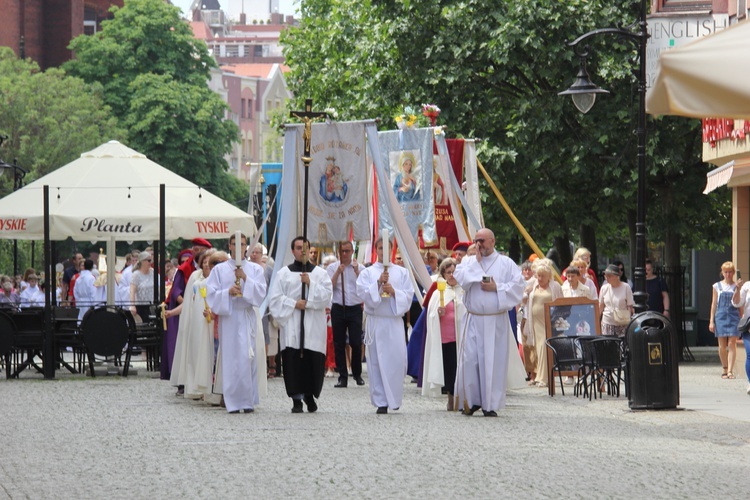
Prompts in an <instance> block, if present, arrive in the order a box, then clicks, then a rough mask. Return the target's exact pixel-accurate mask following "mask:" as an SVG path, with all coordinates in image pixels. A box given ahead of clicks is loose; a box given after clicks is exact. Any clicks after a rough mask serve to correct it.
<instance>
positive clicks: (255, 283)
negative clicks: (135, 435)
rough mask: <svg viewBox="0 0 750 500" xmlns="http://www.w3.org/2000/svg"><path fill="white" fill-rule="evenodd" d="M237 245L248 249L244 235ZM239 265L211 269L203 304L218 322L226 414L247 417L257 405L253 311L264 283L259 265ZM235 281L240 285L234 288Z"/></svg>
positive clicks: (225, 264)
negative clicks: (240, 414) (246, 414)
mask: <svg viewBox="0 0 750 500" xmlns="http://www.w3.org/2000/svg"><path fill="white" fill-rule="evenodd" d="M234 240H235V237H234V236H232V237H231V238H230V239H229V250H230V254H231V255H235V248H234V245H235V241H234ZM240 243H241V245H242V246H241V248H243V249H244V248H245V247H246V246H247V239H246V238H245V236H244V235H243V236H242V237H241V240H240ZM239 264H240V265H239V266H237V262H235V260H232V259H230V260H227V261H226V262H222V263H220V264H217V265H216V267H214V268H213V270H212V271H211V274H210V275H209V277H208V280H207V281H206V300H207V301H208V305H209V307H210V308H211V311H212V312H213V313H214V314H215V315H217V316H218V321H219V344H220V345H221V377H222V390H223V394H224V403H225V404H226V407H227V411H228V412H230V413H238V412H239V411H240V410H243V411H244V412H245V413H250V412H252V411H253V410H254V408H255V406H256V405H257V404H258V403H259V402H260V398H259V396H258V367H257V359H256V358H257V356H258V354H256V352H255V340H256V334H257V332H256V327H257V321H256V318H255V309H254V307H258V306H260V304H261V303H262V302H263V299H264V298H265V296H266V279H265V277H264V276H263V269H262V268H261V267H260V266H259V265H258V264H254V263H252V262H248V261H246V260H245V259H244V258H243V259H240V261H239ZM237 278H239V279H240V284H239V285H236V284H235V283H236V280H237ZM260 355H261V356H263V355H265V353H260Z"/></svg>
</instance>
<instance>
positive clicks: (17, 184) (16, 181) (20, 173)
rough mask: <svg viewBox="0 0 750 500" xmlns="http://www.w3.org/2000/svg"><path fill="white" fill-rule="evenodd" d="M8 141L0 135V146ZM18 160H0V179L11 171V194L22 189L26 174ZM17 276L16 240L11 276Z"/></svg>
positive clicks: (14, 241)
mask: <svg viewBox="0 0 750 500" xmlns="http://www.w3.org/2000/svg"><path fill="white" fill-rule="evenodd" d="M7 139H8V136H4V135H0V146H2V145H3V142H4V141H5V140H7ZM17 163H18V160H17V159H14V160H13V164H12V165H11V164H9V163H6V162H5V161H4V160H3V159H2V158H0V177H2V176H3V174H4V173H5V171H6V170H12V171H13V192H15V191H18V190H19V189H21V188H22V187H23V178H24V176H25V175H26V174H27V172H26V169H24V168H22V167H19V166H18V165H17ZM17 274H18V240H15V239H14V240H13V276H14V277H15V276H16V275H17Z"/></svg>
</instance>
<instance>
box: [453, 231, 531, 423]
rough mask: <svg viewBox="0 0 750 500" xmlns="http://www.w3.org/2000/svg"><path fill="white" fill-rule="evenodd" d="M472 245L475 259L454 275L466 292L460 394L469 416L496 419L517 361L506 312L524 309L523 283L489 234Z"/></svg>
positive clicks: (465, 261) (466, 260)
mask: <svg viewBox="0 0 750 500" xmlns="http://www.w3.org/2000/svg"><path fill="white" fill-rule="evenodd" d="M474 244H475V245H476V248H477V254H476V255H473V256H471V257H464V258H463V260H462V261H461V263H460V264H459V265H458V266H457V267H456V270H455V272H454V273H453V277H454V278H456V280H457V281H458V283H459V284H460V285H461V288H463V289H464V291H465V295H464V305H465V306H466V324H465V336H464V343H463V349H462V351H463V352H461V353H460V355H459V367H458V374H457V383H456V393H457V394H460V396H461V397H460V399H459V401H461V402H462V403H464V410H463V412H464V414H465V415H469V416H471V415H473V414H474V413H475V412H476V411H477V410H479V409H481V410H482V413H483V414H484V415H485V416H487V417H496V416H497V410H499V409H502V408H505V393H506V390H507V386H508V371H509V370H508V368H509V362H510V361H511V360H510V358H509V356H513V355H515V356H517V354H516V353H515V352H510V351H511V349H510V346H511V343H512V345H513V346H515V341H512V338H513V332H512V331H511V328H510V320H509V319H508V311H510V310H511V309H513V308H515V307H516V305H518V304H519V303H521V298H522V296H523V289H524V286H525V281H524V279H523V276H522V275H521V270H520V269H519V267H518V266H517V265H516V263H515V262H513V261H512V260H511V259H509V258H508V257H506V256H504V255H500V254H499V253H498V252H496V251H495V248H494V247H495V235H494V234H493V233H492V231H491V230H489V229H486V228H484V229H480V230H479V231H477V233H476V235H475V237H474ZM511 341H512V342H511ZM514 361H519V363H520V360H514Z"/></svg>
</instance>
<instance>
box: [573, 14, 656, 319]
mask: <svg viewBox="0 0 750 500" xmlns="http://www.w3.org/2000/svg"><path fill="white" fill-rule="evenodd" d="M647 14H648V5H647V2H646V0H641V10H640V18H639V20H638V21H637V22H636V23H634V24H633V25H631V26H630V27H628V28H604V29H597V30H594V31H589V32H588V33H586V34H585V35H581V36H580V37H578V38H576V39H575V40H574V41H572V42H571V43H570V44H569V46H571V47H573V49H574V50H575V52H576V55H577V56H578V57H579V58H580V67H579V70H578V75H577V76H576V80H575V82H574V83H573V85H571V87H570V88H569V89H568V90H566V91H564V92H560V93H559V95H570V96H571V97H572V98H573V103H574V104H575V106H576V108H578V110H579V111H581V112H582V113H586V112H588V111H589V110H590V109H591V107H592V106H593V105H594V102H595V101H596V95H597V94H608V93H609V92H607V91H606V90H603V89H600V88H599V87H597V86H596V85H594V84H593V83H592V82H591V80H590V79H589V75H588V72H587V71H586V59H587V58H588V56H589V47H588V46H587V45H585V44H584V45H579V44H581V43H582V42H585V41H586V40H588V39H590V38H593V37H596V36H599V35H612V36H617V37H620V38H624V39H627V40H630V41H632V42H633V43H634V44H635V45H636V47H637V49H638V68H637V71H636V72H635V73H636V76H637V78H638V128H637V130H636V135H637V136H638V197H637V198H638V199H637V203H638V207H637V213H636V223H635V274H634V278H635V284H634V285H635V286H634V293H633V299H634V300H635V303H636V305H635V309H636V312H637V313H638V312H643V311H645V310H646V309H647V308H648V307H647V305H646V301H647V300H648V294H647V293H646V139H647V136H646V44H647V41H648V37H649V35H648V27H647V24H646V15H647Z"/></svg>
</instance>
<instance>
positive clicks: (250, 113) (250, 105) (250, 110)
mask: <svg viewBox="0 0 750 500" xmlns="http://www.w3.org/2000/svg"><path fill="white" fill-rule="evenodd" d="M247 117H248V118H252V117H253V100H252V99H248V100H247Z"/></svg>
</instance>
